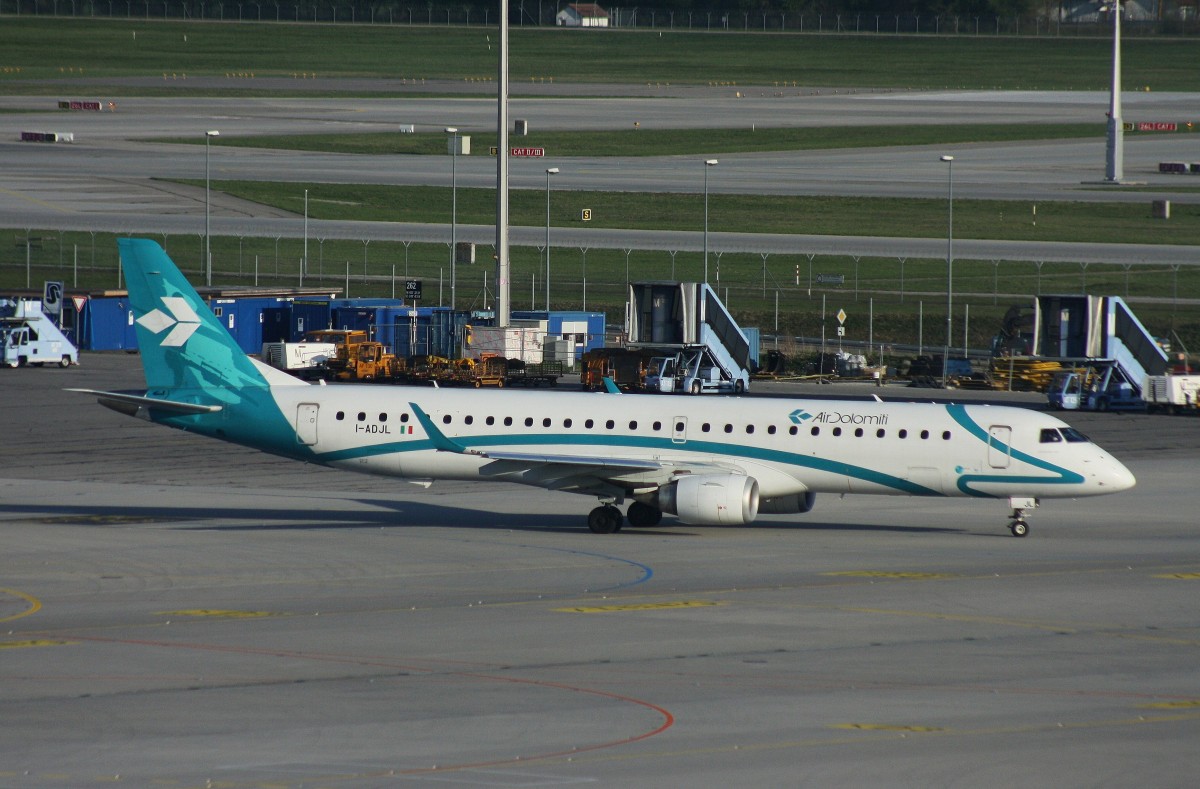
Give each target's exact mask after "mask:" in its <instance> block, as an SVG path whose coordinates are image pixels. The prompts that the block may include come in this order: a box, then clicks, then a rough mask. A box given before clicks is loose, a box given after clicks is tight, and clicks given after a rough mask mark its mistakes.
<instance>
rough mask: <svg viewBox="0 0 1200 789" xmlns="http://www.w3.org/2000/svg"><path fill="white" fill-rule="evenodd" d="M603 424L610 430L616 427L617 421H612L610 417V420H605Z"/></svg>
mask: <svg viewBox="0 0 1200 789" xmlns="http://www.w3.org/2000/svg"><path fill="white" fill-rule="evenodd" d="M604 426H605V427H606V428H608V429H609V430H612V429H613V428H614V427H616V426H617V423H616V422H614V421H612V420H611V419H610V420H608V421H607V422H605V423H604Z"/></svg>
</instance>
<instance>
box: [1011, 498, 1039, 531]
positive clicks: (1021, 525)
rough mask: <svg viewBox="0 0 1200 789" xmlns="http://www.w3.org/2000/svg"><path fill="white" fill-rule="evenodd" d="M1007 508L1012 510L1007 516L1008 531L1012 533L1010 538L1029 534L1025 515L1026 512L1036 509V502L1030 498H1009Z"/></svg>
mask: <svg viewBox="0 0 1200 789" xmlns="http://www.w3.org/2000/svg"><path fill="white" fill-rule="evenodd" d="M1008 506H1010V507H1012V508H1013V510H1012V514H1011V515H1009V516H1008V520H1009V524H1008V530H1009V531H1011V532H1012V536H1014V537H1024V536H1025V535H1027V534H1029V524H1028V523H1027V522H1026V521H1025V513H1026V511H1027V510H1035V509H1037V506H1038V500H1037V499H1035V498H1031V497H1030V498H1025V497H1018V496H1010V497H1009V499H1008Z"/></svg>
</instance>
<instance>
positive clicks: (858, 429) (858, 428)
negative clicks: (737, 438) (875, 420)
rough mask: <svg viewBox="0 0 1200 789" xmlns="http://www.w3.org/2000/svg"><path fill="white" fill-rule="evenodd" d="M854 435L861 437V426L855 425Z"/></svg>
mask: <svg viewBox="0 0 1200 789" xmlns="http://www.w3.org/2000/svg"><path fill="white" fill-rule="evenodd" d="M854 437H855V438H862V437H863V429H862V428H861V427H856V428H854Z"/></svg>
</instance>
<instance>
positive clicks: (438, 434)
mask: <svg viewBox="0 0 1200 789" xmlns="http://www.w3.org/2000/svg"><path fill="white" fill-rule="evenodd" d="M409 406H410V407H411V408H412V409H413V413H414V414H415V415H416V417H417V421H418V422H420V423H421V425H422V427H424V428H425V432H426V433H427V434H428V435H429V437H430V439H431V440H432V442H433V444H434V446H435V447H436V448H437V449H439V450H441V451H443V452H454V453H456V454H463V455H474V456H476V457H480V458H486V459H488V460H491V461H494V462H493V463H489V464H487V465H485V466H484V467H483V468H482V469H481V471H482V472H483V473H485V474H489V475H491V476H495V477H507V478H509V480H510V481H515V482H522V483H524V484H528V485H537V486H539V487H543V488H548V489H551V490H569V491H575V492H599V491H611V490H613V489H617V490H622V491H623V490H628V489H631V488H649V489H653V488H656V487H659V486H661V485H665V484H667V483H668V482H670V481H671V480H672V479H674V478H675V477H677V476H679V475H681V474H692V473H701V472H704V471H708V472H712V471H716V470H722V471H741V469H738V468H736V467H733V466H730V465H727V464H721V463H712V462H707V463H705V462H695V461H688V462H686V463H679V462H675V461H671V460H668V459H643V458H611V457H610V458H605V457H599V456H590V455H554V454H545V453H539V452H513V451H509V450H495V451H492V450H486V449H468V448H467V447H464V446H463V445H461V444H459V443H458V442H456V441H454V440H453V439H452V438H450V437H449V436H447V435H446V434H445V433H443V432H442V431H441V430H439V429H438V427H437V425H435V424H434V423H433V420H431V419H430V418H429V416H428V415H427V414H426V413H425V412H424V411H423V410H422V409H421V407H420V406H419V405H417V404H416V403H409Z"/></svg>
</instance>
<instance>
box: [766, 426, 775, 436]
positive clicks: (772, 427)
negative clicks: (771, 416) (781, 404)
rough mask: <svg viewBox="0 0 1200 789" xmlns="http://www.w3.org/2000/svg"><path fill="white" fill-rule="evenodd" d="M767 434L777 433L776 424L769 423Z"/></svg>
mask: <svg viewBox="0 0 1200 789" xmlns="http://www.w3.org/2000/svg"><path fill="white" fill-rule="evenodd" d="M767 435H770V436H773V435H775V425H769V426H768V427H767Z"/></svg>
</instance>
